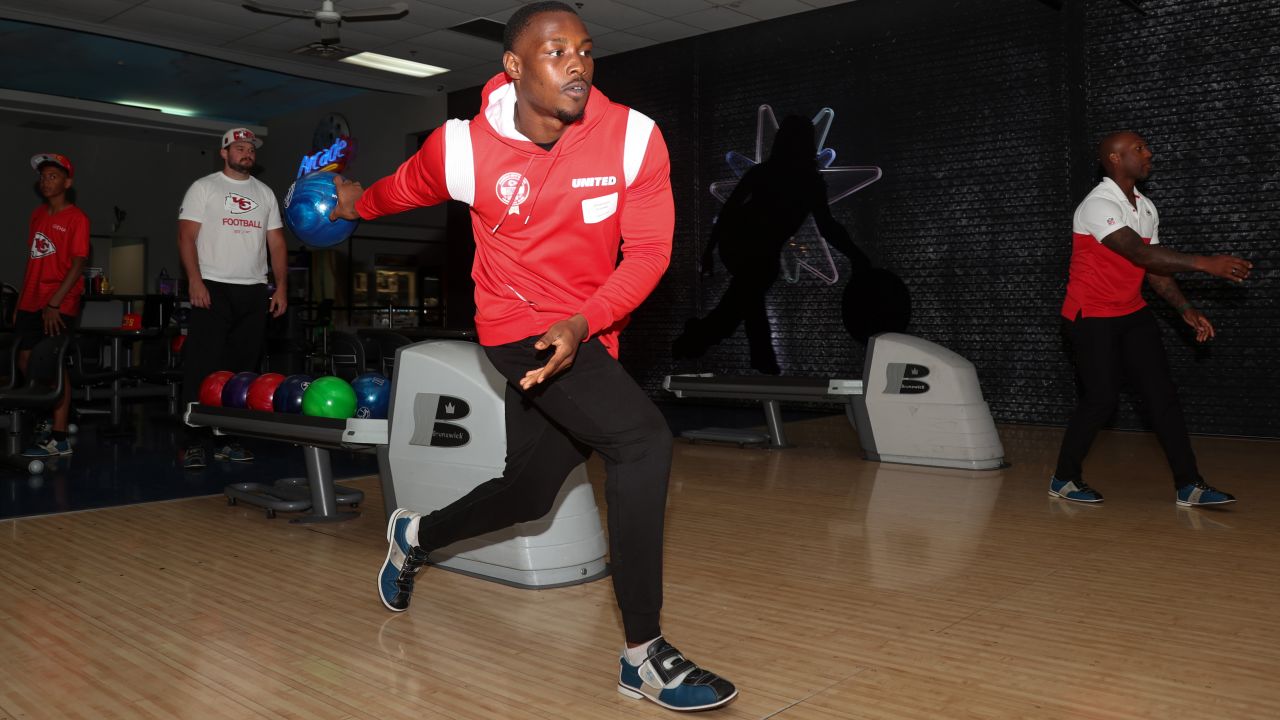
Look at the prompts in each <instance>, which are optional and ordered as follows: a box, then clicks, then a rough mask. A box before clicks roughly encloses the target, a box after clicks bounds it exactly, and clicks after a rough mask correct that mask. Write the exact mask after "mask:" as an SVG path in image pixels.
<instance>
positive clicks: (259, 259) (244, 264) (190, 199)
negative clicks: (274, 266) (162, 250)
mask: <svg viewBox="0 0 1280 720" xmlns="http://www.w3.org/2000/svg"><path fill="white" fill-rule="evenodd" d="M178 219H179V220H191V221H193V222H198V223H200V233H199V234H198V235H197V236H196V255H197V257H198V258H199V260H200V276H201V277H203V278H204V279H205V280H213V281H215V282H224V283H233V284H236V285H254V284H257V283H265V282H266V281H267V231H268V230H276V229H279V228H281V227H284V224H283V223H282V222H280V206H279V204H277V203H276V196H275V193H273V192H271V188H269V187H267V186H266V184H264V183H262V182H260V181H259V180H258V179H257V178H253V177H251V178H249V179H248V180H236V179H234V178H231V177H227V175H226V174H225V173H222V172H216V173H213V174H212V175H206V176H204V177H202V178H200V179H199V180H197V181H195V182H194V183H192V184H191V187H190V189H188V190H187V194H186V196H185V197H183V198H182V207H181V208H179V209H178Z"/></svg>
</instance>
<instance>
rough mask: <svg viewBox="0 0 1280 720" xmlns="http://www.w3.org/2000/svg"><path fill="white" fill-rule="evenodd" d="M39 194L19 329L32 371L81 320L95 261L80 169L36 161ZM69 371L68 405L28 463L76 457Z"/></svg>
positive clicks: (58, 160)
mask: <svg viewBox="0 0 1280 720" xmlns="http://www.w3.org/2000/svg"><path fill="white" fill-rule="evenodd" d="M31 167H32V168H34V169H35V171H36V175H37V180H36V192H38V193H39V194H40V197H42V198H44V202H43V203H42V204H41V205H40V206H39V207H37V208H36V209H35V210H34V211H33V212H32V213H31V226H30V228H31V229H30V232H29V233H28V235H29V242H30V247H31V256H30V259H28V260H27V274H26V277H25V278H24V280H23V282H22V295H21V296H19V298H18V311H17V314H16V316H15V318H14V327H15V329H16V331H17V334H18V368H19V369H20V370H22V371H23V372H24V373H25V372H26V371H27V362H28V360H29V359H30V357H31V348H33V347H35V346H36V344H37V343H39V342H40V341H41V340H42V339H44V338H45V337H47V336H51V335H59V334H61V333H64V332H67V331H68V328H73V327H74V326H75V321H76V317H77V316H79V314H80V296H81V295H82V294H83V293H84V266H85V262H86V261H87V260H88V257H89V218H88V217H87V216H86V215H85V214H84V212H83V211H82V210H80V208H78V207H76V206H75V203H74V196H73V194H72V192H73V191H72V190H71V185H72V182H73V181H74V180H73V179H74V177H75V167H74V166H73V165H72V164H71V161H70V160H68V159H67V157H66V156H65V155H59V154H57V153H41V154H39V155H36V156H35V157H33V158H31ZM65 373H66V370H63V374H64V375H63V381H62V388H63V389H62V399H61V400H59V401H58V405H57V407H55V408H54V410H53V430H52V433H51V434H50V435H41V436H38V437H36V440H35V443H34V444H33V445H32V447H30V448H28V449H27V450H25V451H23V453H22V454H23V455H25V456H27V457H51V456H55V455H70V454H71V445H70V444H69V443H68V442H67V420H68V418H69V416H70V414H71V383H70V380H69V379H68V378H67V377H66V374H65Z"/></svg>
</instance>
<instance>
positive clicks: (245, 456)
mask: <svg viewBox="0 0 1280 720" xmlns="http://www.w3.org/2000/svg"><path fill="white" fill-rule="evenodd" d="M213 459H215V460H229V461H231V462H253V453H251V452H249V451H248V450H245V449H244V446H242V445H241V444H240V443H234V442H233V443H227V444H226V445H223V446H222V447H220V448H218V449H216V450H214V451H213Z"/></svg>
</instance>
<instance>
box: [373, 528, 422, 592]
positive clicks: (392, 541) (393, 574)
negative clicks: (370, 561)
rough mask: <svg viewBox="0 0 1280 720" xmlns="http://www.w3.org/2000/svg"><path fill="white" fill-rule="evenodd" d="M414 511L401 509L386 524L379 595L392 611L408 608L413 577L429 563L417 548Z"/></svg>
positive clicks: (379, 577)
mask: <svg viewBox="0 0 1280 720" xmlns="http://www.w3.org/2000/svg"><path fill="white" fill-rule="evenodd" d="M421 517H422V515H420V514H419V513H416V512H413V511H412V510H406V509H404V508H400V509H399V510H396V511H395V512H393V513H391V519H390V520H389V521H387V545H388V547H387V559H386V560H385V561H384V562H383V563H382V570H381V572H379V573H378V595H379V596H380V597H381V598H382V604H383V605H386V606H387V609H388V610H391V611H393V612H404V611H405V610H408V609H409V599H410V598H411V597H413V578H414V576H415V575H417V574H418V571H419V570H421V569H422V566H423V565H425V564H426V563H427V551H426V550H423V549H422V548H420V547H418V520H419V519H420V518H421Z"/></svg>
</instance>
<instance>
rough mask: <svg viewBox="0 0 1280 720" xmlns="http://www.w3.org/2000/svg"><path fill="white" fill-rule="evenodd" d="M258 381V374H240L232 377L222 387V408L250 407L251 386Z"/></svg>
mask: <svg viewBox="0 0 1280 720" xmlns="http://www.w3.org/2000/svg"><path fill="white" fill-rule="evenodd" d="M257 379H258V373H256V372H240V373H236V374H235V375H232V376H231V379H230V380H228V381H227V384H226V385H223V386H222V407H229V408H246V407H249V386H250V385H252V384H253V381H254V380H257Z"/></svg>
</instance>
